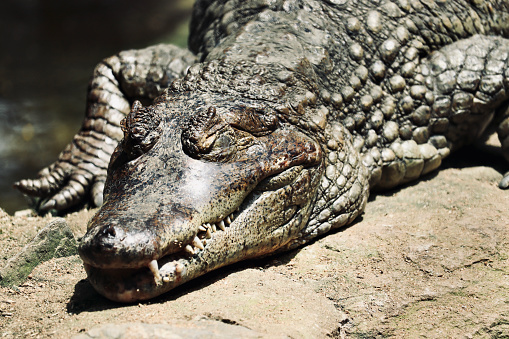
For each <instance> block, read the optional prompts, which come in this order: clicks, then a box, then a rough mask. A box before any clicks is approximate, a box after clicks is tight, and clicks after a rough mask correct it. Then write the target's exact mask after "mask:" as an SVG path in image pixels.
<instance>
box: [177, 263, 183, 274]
mask: <svg viewBox="0 0 509 339" xmlns="http://www.w3.org/2000/svg"><path fill="white" fill-rule="evenodd" d="M183 270H184V265H182V264H181V263H177V264H176V265H175V273H177V274H179V273H182V271H183Z"/></svg>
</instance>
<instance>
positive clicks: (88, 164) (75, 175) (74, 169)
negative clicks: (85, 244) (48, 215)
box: [14, 133, 116, 212]
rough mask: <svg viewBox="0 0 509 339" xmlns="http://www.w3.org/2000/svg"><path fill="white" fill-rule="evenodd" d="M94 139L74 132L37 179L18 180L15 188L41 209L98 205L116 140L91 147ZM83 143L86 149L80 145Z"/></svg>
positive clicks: (100, 202)
mask: <svg viewBox="0 0 509 339" xmlns="http://www.w3.org/2000/svg"><path fill="white" fill-rule="evenodd" d="M80 139H81V140H80ZM97 141H98V140H93V139H92V138H91V137H90V135H84V133H82V134H81V135H77V136H76V137H75V139H74V140H73V142H72V143H71V144H69V145H68V146H67V147H66V148H65V149H64V151H63V152H62V153H61V154H60V156H59V158H58V160H57V161H56V162H55V163H53V164H52V165H50V166H48V167H46V168H44V169H43V170H41V171H40V172H39V174H38V178H37V179H23V180H20V181H18V182H16V183H14V187H15V188H17V189H19V190H20V191H21V192H23V193H24V194H26V195H28V196H29V197H32V198H34V199H33V201H34V202H35V209H36V210H37V211H40V212H46V211H49V210H66V209H69V208H71V207H73V206H76V205H79V204H86V203H89V202H90V203H91V204H93V205H94V206H101V205H102V203H103V190H104V182H105V180H106V170H107V167H108V162H109V158H110V156H111V153H112V152H113V149H114V147H115V143H116V142H114V141H113V140H111V141H110V142H109V143H107V144H105V143H104V140H102V141H101V146H102V148H95V147H93V146H92V147H91V145H93V144H94V143H95V142H97ZM83 142H86V143H87V144H88V148H84V147H80V146H81V145H80V144H81V143H83Z"/></svg>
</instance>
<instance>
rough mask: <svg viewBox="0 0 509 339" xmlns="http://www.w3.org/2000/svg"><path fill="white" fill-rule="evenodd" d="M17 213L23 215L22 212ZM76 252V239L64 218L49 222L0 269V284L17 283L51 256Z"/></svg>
mask: <svg viewBox="0 0 509 339" xmlns="http://www.w3.org/2000/svg"><path fill="white" fill-rule="evenodd" d="M17 215H21V216H24V214H22V213H17ZM77 253H78V248H77V245H76V240H75V239H74V236H73V233H72V231H71V229H70V228H69V226H68V225H67V222H66V221H65V219H62V218H56V219H54V220H52V221H51V222H49V223H48V224H47V225H46V227H44V228H43V229H42V230H41V231H39V233H38V234H37V235H36V236H35V238H34V239H33V240H32V241H31V242H30V243H28V244H27V245H26V246H25V247H23V249H22V250H21V251H20V252H18V253H17V254H16V255H15V256H13V257H12V258H10V259H9V260H7V263H6V264H5V266H4V267H2V268H1V269H0V285H1V286H12V285H19V284H21V283H22V282H24V281H25V280H26V278H27V277H28V275H29V274H30V273H31V272H32V270H33V269H34V268H35V267H36V266H37V265H39V264H40V263H42V262H44V261H47V260H49V259H51V258H60V257H67V256H70V255H75V254H77Z"/></svg>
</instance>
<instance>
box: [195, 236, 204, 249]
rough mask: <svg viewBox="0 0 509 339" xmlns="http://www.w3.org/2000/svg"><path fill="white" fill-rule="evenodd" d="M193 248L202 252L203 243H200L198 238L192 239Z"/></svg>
mask: <svg viewBox="0 0 509 339" xmlns="http://www.w3.org/2000/svg"><path fill="white" fill-rule="evenodd" d="M193 246H194V247H198V248H199V249H200V250H203V249H204V248H205V247H204V246H203V243H202V242H201V240H200V238H198V237H194V239H193Z"/></svg>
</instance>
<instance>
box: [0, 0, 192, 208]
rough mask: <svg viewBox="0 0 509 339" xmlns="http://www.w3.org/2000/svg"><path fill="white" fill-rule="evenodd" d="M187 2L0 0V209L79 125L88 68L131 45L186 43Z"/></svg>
mask: <svg viewBox="0 0 509 339" xmlns="http://www.w3.org/2000/svg"><path fill="white" fill-rule="evenodd" d="M192 3H193V1H192V0H143V1H140V0H1V1H0V208H2V209H4V210H6V211H7V212H8V213H10V214H12V213H13V212H14V211H16V210H19V209H24V208H26V207H27V204H26V201H25V199H24V197H23V196H22V194H21V193H19V192H18V191H16V190H14V189H13V188H12V183H13V182H14V181H16V180H19V179H23V178H33V177H35V176H36V173H37V172H38V171H39V170H40V169H41V168H42V167H44V166H47V165H49V164H50V163H52V162H53V161H54V160H56V158H57V156H58V153H59V152H60V151H61V150H62V149H63V148H64V147H65V145H66V144H67V143H68V142H69V141H70V140H71V138H72V136H73V135H74V133H76V132H77V131H78V129H79V127H80V125H81V121H82V118H83V114H84V110H85V94H86V88H87V84H88V80H89V79H90V75H91V74H92V70H93V68H94V66H95V65H96V64H97V63H98V62H99V61H100V60H101V59H103V58H105V57H107V56H110V55H112V54H115V53H117V52H118V51H120V50H124V49H130V48H143V47H146V46H149V45H151V44H155V43H159V42H171V43H175V44H178V45H180V46H185V45H186V37H187V26H188V19H189V16H190V13H191V7H192Z"/></svg>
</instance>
